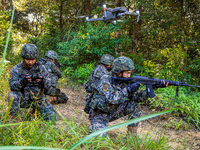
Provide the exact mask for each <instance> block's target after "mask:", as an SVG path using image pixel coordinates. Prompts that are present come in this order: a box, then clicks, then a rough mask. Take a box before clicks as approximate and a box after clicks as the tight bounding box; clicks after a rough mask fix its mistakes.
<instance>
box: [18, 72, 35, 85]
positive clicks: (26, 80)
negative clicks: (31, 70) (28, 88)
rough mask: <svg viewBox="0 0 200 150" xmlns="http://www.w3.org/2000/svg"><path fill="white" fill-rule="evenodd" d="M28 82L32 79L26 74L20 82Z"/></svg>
mask: <svg viewBox="0 0 200 150" xmlns="http://www.w3.org/2000/svg"><path fill="white" fill-rule="evenodd" d="M28 82H32V79H31V78H30V76H29V74H26V75H25V76H24V77H23V78H22V79H21V81H20V83H21V84H23V85H26V84H28Z"/></svg>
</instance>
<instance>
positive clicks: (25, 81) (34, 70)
mask: <svg viewBox="0 0 200 150" xmlns="http://www.w3.org/2000/svg"><path fill="white" fill-rule="evenodd" d="M38 55H39V53H38V49H37V47H36V46H35V45H34V44H25V45H24V46H23V47H22V50H21V57H22V58H23V59H24V60H23V61H22V62H21V63H19V64H17V65H16V66H14V67H13V68H12V70H11V72H10V78H9V86H10V89H11V92H10V93H9V94H8V102H9V103H10V102H12V105H11V110H10V115H11V116H16V115H18V112H19V109H20V108H30V107H32V108H34V109H38V110H39V112H40V113H41V116H42V117H43V118H44V120H56V111H55V110H54V108H53V106H52V105H51V104H49V102H48V97H47V96H45V94H44V91H48V90H49V89H50V88H51V80H50V78H49V74H48V72H47V70H46V69H45V67H44V66H43V65H42V64H41V63H40V62H36V58H37V57H38Z"/></svg>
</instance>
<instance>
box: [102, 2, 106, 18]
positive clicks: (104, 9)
mask: <svg viewBox="0 0 200 150" xmlns="http://www.w3.org/2000/svg"><path fill="white" fill-rule="evenodd" d="M102 7H103V14H104V17H107V15H106V4H105V3H103V4H102Z"/></svg>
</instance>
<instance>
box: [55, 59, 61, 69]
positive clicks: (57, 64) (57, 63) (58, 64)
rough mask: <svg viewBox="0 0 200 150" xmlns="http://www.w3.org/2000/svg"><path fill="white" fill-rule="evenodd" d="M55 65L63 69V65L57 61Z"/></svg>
mask: <svg viewBox="0 0 200 150" xmlns="http://www.w3.org/2000/svg"><path fill="white" fill-rule="evenodd" d="M54 64H55V65H56V66H57V67H58V68H60V67H62V64H60V63H59V62H58V61H57V60H55V62H54Z"/></svg>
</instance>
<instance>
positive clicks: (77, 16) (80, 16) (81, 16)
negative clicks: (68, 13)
mask: <svg viewBox="0 0 200 150" xmlns="http://www.w3.org/2000/svg"><path fill="white" fill-rule="evenodd" d="M85 17H86V16H76V18H81V19H82V18H85Z"/></svg>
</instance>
